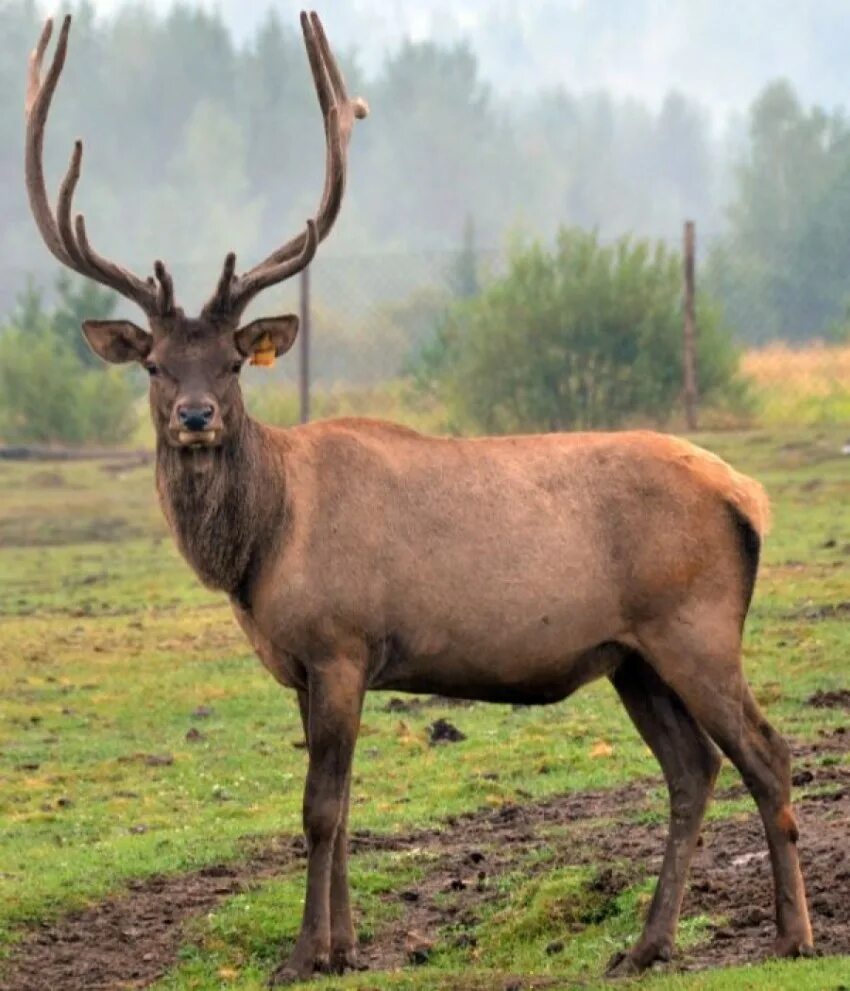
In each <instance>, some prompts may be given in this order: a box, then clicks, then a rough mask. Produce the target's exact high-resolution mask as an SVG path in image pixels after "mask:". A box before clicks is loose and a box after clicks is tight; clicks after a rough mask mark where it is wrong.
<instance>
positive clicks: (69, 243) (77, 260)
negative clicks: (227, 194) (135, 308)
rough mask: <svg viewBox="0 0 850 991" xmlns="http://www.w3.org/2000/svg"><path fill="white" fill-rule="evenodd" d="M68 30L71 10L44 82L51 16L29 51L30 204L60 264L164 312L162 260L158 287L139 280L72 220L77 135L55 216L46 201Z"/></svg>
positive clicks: (79, 148)
mask: <svg viewBox="0 0 850 991" xmlns="http://www.w3.org/2000/svg"><path fill="white" fill-rule="evenodd" d="M70 30H71V15H70V14H68V15H67V16H66V17H65V19H64V21H63V22H62V28H61V30H60V32H59V40H58V41H57V43H56V51H55V52H54V55H53V61H52V62H51V63H50V68H49V69H48V70H47V74H46V76H45V78H44V81H43V82H42V80H41V66H42V62H43V61H44V54H45V52H46V51H47V46H48V44H49V42H50V36H51V34H52V33H53V21H52V19H51V18H48V19H47V20H46V21H45V24H44V28H43V29H42V32H41V37H40V38H39V39H38V44H37V45H36V47H35V50H34V51H33V53H32V55H30V60H29V77H28V81H27V95H26V104H25V111H26V122H27V130H26V159H25V174H26V185H27V194H28V196H29V201H30V209H31V210H32V213H33V217H34V218H35V222H36V225H37V226H38V229H39V231H40V232H41V236H42V238H44V242H45V244H46V245H47V247H48V248H49V249H50V251H51V252H52V253H53V255H55V257H56V258H58V259H59V261H60V262H62V264H63V265H66V266H67V267H68V268H70V269H73V270H74V271H75V272H78V273H79V274H80V275H85V276H87V277H88V278H90V279H94V280H96V281H97V282H100V283H102V284H103V285H105V286H109V288H110V289H114V290H115V291H116V292H119V293H121V295H122V296H126V297H127V298H128V299H131V300H133V302H135V303H138V304H139V306H141V307H142V309H143V310H145V312H146V313H148V314H149V315H157V314H160V315H165V314H167V313H170V312H172V311H173V308H174V293H173V287H172V283H171V278H170V276H169V275H168V273H167V272H166V271H165V266H164V265H163V264H162V262H157V263H156V266H155V269H156V277H157V281H158V282H159V287H157V284H156V282H155V281H154V279H152V278H148V279H146V280H142V279H140V278H139V277H138V276H137V275H134V274H133V273H132V272H131V271H129V270H128V269H126V268H122V267H121V266H120V265H116V264H115V263H114V262H111V261H109V260H108V259H106V258H103V257H102V256H101V255H99V254H98V253H97V252H96V251H95V250H94V248H92V246H91V244H90V243H89V239H88V235H87V233H86V222H85V218H84V217H83V215H82V214H81V213H78V214H77V216H76V217H75V218H74V221H73V223H72V222H71V209H72V204H73V198H74V191H75V189H76V188H77V183H78V182H79V179H80V172H81V166H82V159H83V143H82V141H76V142H75V143H74V150H73V151H72V153H71V161H70V163H69V165H68V171H67V172H66V173H65V178H64V179H63V180H62V185H61V186H60V187H59V197H58V199H57V205H56V206H57V209H56V216H54V214H53V211H52V209H51V206H50V200H49V198H48V195H47V187H46V185H45V181H44V165H43V162H42V156H43V150H44V127H45V124H46V122H47V115H48V113H49V111H50V103H51V101H52V99H53V94H54V93H55V91H56V84H57V83H58V82H59V76H60V75H61V73H62V69H63V67H64V65H65V56H66V54H67V51H68V34H69V32H70Z"/></svg>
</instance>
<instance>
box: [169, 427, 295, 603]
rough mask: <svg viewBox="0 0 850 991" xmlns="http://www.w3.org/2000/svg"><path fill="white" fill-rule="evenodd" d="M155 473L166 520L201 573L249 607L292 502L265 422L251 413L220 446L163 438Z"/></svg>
mask: <svg viewBox="0 0 850 991" xmlns="http://www.w3.org/2000/svg"><path fill="white" fill-rule="evenodd" d="M156 477H157V490H158V492H159V497H160V501H161V503H162V507H163V510H164V512H165V516H166V519H167V520H168V523H169V525H170V527H171V529H172V531H173V533H174V536H175V538H176V540H177V545H178V547H179V548H180V551H181V553H182V554H183V556H184V557H185V558H186V560H187V561H188V562H189V564H190V565H191V566H192V568H193V569H194V570H195V572H196V574H197V575H198V577H199V578H200V579H201V581H203V582H204V584H205V585H208V586H210V587H211V588H215V589H220V590H222V591H224V592H227V593H228V595H230V596H232V597H233V598H235V599H236V600H237V601H238V602H239V603H240V605H242V606H243V608H246V609H248V608H250V601H251V589H252V585H253V581H254V579H255V577H256V576H257V574H258V572H259V570H260V567H261V565H262V562H263V560H264V558H265V555H267V554H269V553H271V552H273V550H274V548H275V545H276V542H277V539H279V537H278V535H279V534H280V530H281V523H282V521H283V517H284V513H285V501H286V494H285V485H284V481H283V478H284V476H283V471H282V466H280V465H278V463H277V458H276V456H275V454H274V452H273V450H272V448H271V446H270V445H269V444H268V442H267V440H266V437H265V434H264V431H263V428H262V427H261V426H260V424H258V423H256V422H254V421H253V420H251V419H250V418H249V417H248V416H247V415H245V416H243V417H241V418H240V422H239V424H238V427H237V428H236V429H232V430H228V432H227V437H226V439H225V441H224V443H223V444H222V446H221V447H217V448H199V449H192V450H181V449H179V448H174V447H172V446H170V445H169V444H168V443H166V442H165V441H164V440H162V439H160V440H159V441H158V443H157V469H156Z"/></svg>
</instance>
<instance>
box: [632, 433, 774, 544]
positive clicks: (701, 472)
mask: <svg viewBox="0 0 850 991" xmlns="http://www.w3.org/2000/svg"><path fill="white" fill-rule="evenodd" d="M637 434H639V435H640V437H641V441H642V442H643V443H648V444H649V446H650V447H651V448H652V449H653V451H654V453H655V454H657V455H658V456H659V457H662V458H666V459H667V460H671V461H680V462H681V463H682V464H684V465H685V466H686V467H687V468H688V470H689V471H690V472H692V473H693V474H694V475H696V476H697V477H698V478H699V479H700V480H701V481H702V482H704V483H705V484H706V485H707V486H708V487H709V488H711V489H713V490H714V491H715V492H717V493H718V495H720V496H722V498H723V499H725V500H726V501H727V502H729V503H731V504H732V505H733V506H734V507H735V508H736V509H737V510H738V511H739V512H740V513H741V514H742V515H743V516H745V517H746V518H747V519H748V520H749V522H750V523H751V524H752V526H753V527H754V529H755V530H756V532H757V533H758V534H759V536H764V534H766V533H767V532H768V530H769V529H770V522H771V519H770V500H769V499H768V495H767V493H766V492H765V490H764V487H763V486H762V485H761V484H760V483H759V482H757V481H756V480H755V479H753V478H749V477H748V476H747V475H742V474H741V473H740V472H739V471H735V469H734V468H732V467H731V465H728V464H727V463H726V462H725V461H724V460H723V459H722V458H719V457H718V456H717V455H716V454H712V453H711V451H706V450H705V449H704V448H702V447H698V446H697V445H696V444H692V443H691V442H690V441H687V440H684V439H683V438H681V437H673V436H670V435H669V434H655V433H651V432H648V431H647V432H643V431H639V432H636V435H637Z"/></svg>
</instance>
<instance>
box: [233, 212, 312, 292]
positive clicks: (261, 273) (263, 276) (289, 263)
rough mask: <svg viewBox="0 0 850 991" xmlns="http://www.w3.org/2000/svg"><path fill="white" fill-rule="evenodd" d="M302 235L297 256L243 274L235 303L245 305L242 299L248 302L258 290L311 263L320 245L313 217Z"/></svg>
mask: <svg viewBox="0 0 850 991" xmlns="http://www.w3.org/2000/svg"><path fill="white" fill-rule="evenodd" d="M302 236H303V238H304V246H303V247H302V249H301V251H300V252H299V253H298V254H297V255H296V256H295V258H288V259H287V260H286V261H283V262H280V263H279V264H277V265H269V266H267V267H266V268H260V269H257V270H256V271H255V270H252V271H251V272H249V273H248V274H247V275H243V276H242V279H241V280H240V296H239V301H238V302H235V305H237V306H240V305H244V304H243V303H242V300H244V301H245V303H247V302H248V300H250V299H252V298H253V297H254V296H255V295H256V294H257V293H258V292H261V291H262V290H263V289H267V288H268V287H269V286H273V285H275V284H276V283H278V282H283V281H285V280H286V279H289V278H291V277H292V276H293V275H296V274H297V273H298V272H300V271H301V269H302V268H306V267H307V266H308V265H309V264H310V262H311V261H312V260H313V256H314V255H315V254H316V248H318V246H319V233H318V229H317V224H316V221H315V220H314V219H313V218H312V217H311V218H310V219H309V220H308V221H307V225H306V227H305V230H304V234H303V235H302Z"/></svg>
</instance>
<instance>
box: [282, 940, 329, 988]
mask: <svg viewBox="0 0 850 991" xmlns="http://www.w3.org/2000/svg"><path fill="white" fill-rule="evenodd" d="M329 970H330V961H329V960H328V955H327V953H309V952H301V951H299V950H298V948H297V947H296V949H295V950H294V951H293V953H292V955H291V956H290V957H289V959H288V960H287V961H286V962H285V963H282V964H281V965H280V966H279V967H278V968H277V970H276V971H275V972H274V973H273V974H272V976H271V977H270V978H269V987H270V988H282V987H285V986H286V985H287V984H296V983H297V982H299V981H306V980H309V979H310V978H311V977H313V976H314V975H315V974H327V973H328V971H329Z"/></svg>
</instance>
